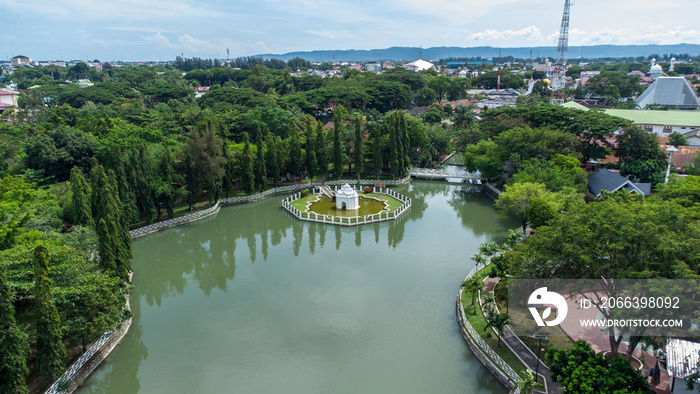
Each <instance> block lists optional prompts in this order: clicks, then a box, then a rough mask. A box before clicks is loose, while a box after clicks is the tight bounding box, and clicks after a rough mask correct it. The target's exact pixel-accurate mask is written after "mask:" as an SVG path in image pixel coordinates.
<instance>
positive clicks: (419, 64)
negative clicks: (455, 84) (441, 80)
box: [403, 59, 436, 71]
mask: <svg viewBox="0 0 700 394" xmlns="http://www.w3.org/2000/svg"><path fill="white" fill-rule="evenodd" d="M403 68H405V69H406V70H413V71H423V70H428V69H431V68H432V69H433V70H435V69H436V68H435V65H434V64H433V63H430V62H427V61H425V60H423V59H418V60H416V61H414V62H411V63H407V64H404V65H403Z"/></svg>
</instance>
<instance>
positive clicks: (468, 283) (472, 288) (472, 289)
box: [462, 276, 481, 305]
mask: <svg viewBox="0 0 700 394" xmlns="http://www.w3.org/2000/svg"><path fill="white" fill-rule="evenodd" d="M462 286H464V289H465V290H466V291H467V292H468V293H469V294H471V295H472V305H474V300H475V299H476V294H477V293H478V292H479V290H480V289H481V281H480V280H479V278H478V277H476V276H472V277H471V278H469V279H467V280H465V281H464V282H463V283H462Z"/></svg>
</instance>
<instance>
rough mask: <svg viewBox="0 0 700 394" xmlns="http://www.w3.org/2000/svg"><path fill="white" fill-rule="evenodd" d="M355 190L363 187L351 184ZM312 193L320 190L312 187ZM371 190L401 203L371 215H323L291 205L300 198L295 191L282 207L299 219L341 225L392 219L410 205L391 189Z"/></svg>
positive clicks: (408, 199)
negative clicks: (392, 208) (391, 209)
mask: <svg viewBox="0 0 700 394" xmlns="http://www.w3.org/2000/svg"><path fill="white" fill-rule="evenodd" d="M353 188H354V189H355V190H358V191H359V190H361V189H363V188H361V187H357V186H353ZM337 189H338V187H337V186H336V187H335V190H336V191H337ZM313 191H314V193H316V194H317V193H319V192H320V190H319V189H318V188H314V190H313ZM372 192H373V193H377V194H387V195H389V196H391V197H394V198H395V199H397V200H399V201H401V202H403V204H402V205H401V206H400V207H398V208H396V209H395V210H393V211H382V212H379V213H375V214H372V215H364V216H353V217H341V216H331V215H323V214H318V213H316V212H309V211H305V212H302V211H300V210H299V209H297V208H295V207H294V206H293V205H292V202H293V201H295V200H298V199H299V198H301V193H296V194H294V195H293V196H290V197H287V198H285V199H284V200H282V207H283V208H284V209H286V210H287V212H289V213H291V214H292V215H294V216H295V217H296V218H298V219H300V220H304V221H307V222H316V223H328V224H337V225H341V226H357V225H360V224H369V223H377V222H385V221H387V220H394V219H396V218H398V217H399V216H401V215H402V214H403V213H404V212H406V211H407V210H408V208H410V207H411V199H410V198H408V197H406V196H403V195H401V194H399V193H397V192H395V191H393V190H391V189H388V188H382V187H372Z"/></svg>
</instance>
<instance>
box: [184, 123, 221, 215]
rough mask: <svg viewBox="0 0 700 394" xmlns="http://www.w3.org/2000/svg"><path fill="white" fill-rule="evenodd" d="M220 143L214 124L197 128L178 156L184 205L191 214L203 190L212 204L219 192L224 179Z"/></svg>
mask: <svg viewBox="0 0 700 394" xmlns="http://www.w3.org/2000/svg"><path fill="white" fill-rule="evenodd" d="M222 145H223V141H222V140H221V139H220V138H218V137H216V131H215V128H214V125H213V124H208V125H206V126H205V127H197V128H195V129H194V130H192V132H191V133H190V136H189V138H188V139H187V141H186V142H185V145H184V146H183V147H182V150H181V151H180V152H179V157H180V170H181V172H182V173H184V176H185V183H186V184H187V191H188V194H187V201H188V203H189V205H190V211H192V210H194V204H195V203H196V202H197V196H198V195H199V194H200V193H201V192H202V191H203V190H204V189H206V190H208V191H209V201H210V202H212V200H214V197H215V192H216V191H217V190H220V189H221V179H222V177H223V175H224V164H225V159H224V158H223V156H222Z"/></svg>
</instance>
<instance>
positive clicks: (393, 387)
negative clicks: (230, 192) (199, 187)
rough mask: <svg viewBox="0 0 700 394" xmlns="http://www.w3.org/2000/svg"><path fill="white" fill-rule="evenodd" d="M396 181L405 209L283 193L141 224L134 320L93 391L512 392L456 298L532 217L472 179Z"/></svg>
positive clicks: (87, 386) (92, 381) (89, 385)
mask: <svg viewBox="0 0 700 394" xmlns="http://www.w3.org/2000/svg"><path fill="white" fill-rule="evenodd" d="M396 190H397V191H398V192H399V193H401V194H404V195H406V196H408V197H410V198H412V200H413V204H412V207H411V209H410V210H409V211H407V212H406V214H405V215H404V216H402V217H401V218H399V219H398V220H396V221H389V222H382V223H376V224H370V225H363V226H357V227H341V226H333V225H327V224H321V223H310V222H304V221H299V220H297V219H296V218H293V217H292V216H291V215H290V214H288V213H286V211H284V210H283V208H282V207H281V200H282V198H283V196H279V197H273V198H270V199H268V200H265V201H262V202H259V203H255V204H247V205H239V206H233V207H226V208H222V209H221V211H220V212H219V213H218V214H217V215H216V216H214V217H211V218H208V219H204V220H203V221H200V222H197V223H193V224H190V225H185V226H181V227H177V228H173V229H169V230H166V231H162V232H159V233H156V234H154V235H151V236H147V237H145V238H142V239H137V240H136V241H135V242H134V246H133V254H134V258H133V263H132V264H133V268H134V278H133V284H134V288H133V291H132V297H131V306H132V311H133V315H134V318H133V325H132V327H131V329H130V331H129V333H128V334H127V336H126V337H125V339H124V340H123V342H122V343H121V345H119V346H118V347H117V348H116V350H115V351H114V352H113V353H112V354H111V355H110V356H109V357H108V358H107V359H106V360H105V362H104V363H103V364H102V365H101V366H100V367H99V368H98V369H97V371H95V373H94V374H93V375H92V376H91V377H90V378H89V379H88V380H87V381H86V382H85V383H84V384H83V387H82V388H81V389H80V393H81V394H86V393H149V394H150V393H505V392H506V390H505V389H504V388H503V387H502V386H501V385H500V384H499V383H498V382H497V381H496V380H495V379H494V378H493V377H492V376H491V374H490V373H489V372H488V371H487V370H486V369H485V368H484V367H483V366H482V365H481V364H480V363H479V361H478V360H477V358H476V357H475V356H474V355H473V354H472V353H471V352H470V351H469V349H468V347H467V345H466V344H465V343H464V341H463V339H462V338H461V336H460V334H459V331H458V327H457V323H456V318H455V298H456V296H457V292H458V288H459V285H460V283H461V281H462V280H463V279H464V277H465V275H466V274H467V273H468V272H469V270H471V269H472V267H473V266H474V263H473V262H472V261H470V260H469V256H470V255H472V254H474V253H475V252H476V251H477V248H478V246H479V244H481V243H482V242H487V241H494V240H495V241H499V240H502V239H503V238H504V237H505V235H506V233H507V230H508V229H509V228H517V227H518V222H517V221H514V220H506V219H502V218H500V217H499V215H498V213H497V212H496V211H495V210H494V209H493V207H492V204H493V202H492V200H491V198H489V197H488V196H486V195H485V194H483V193H479V192H471V193H470V192H465V191H467V190H470V189H469V187H468V186H466V187H465V186H462V185H454V184H448V183H443V182H428V181H426V182H412V183H411V184H409V185H407V186H403V187H400V188H397V189H396ZM473 190H474V191H478V190H480V189H476V188H475V189H473Z"/></svg>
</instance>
